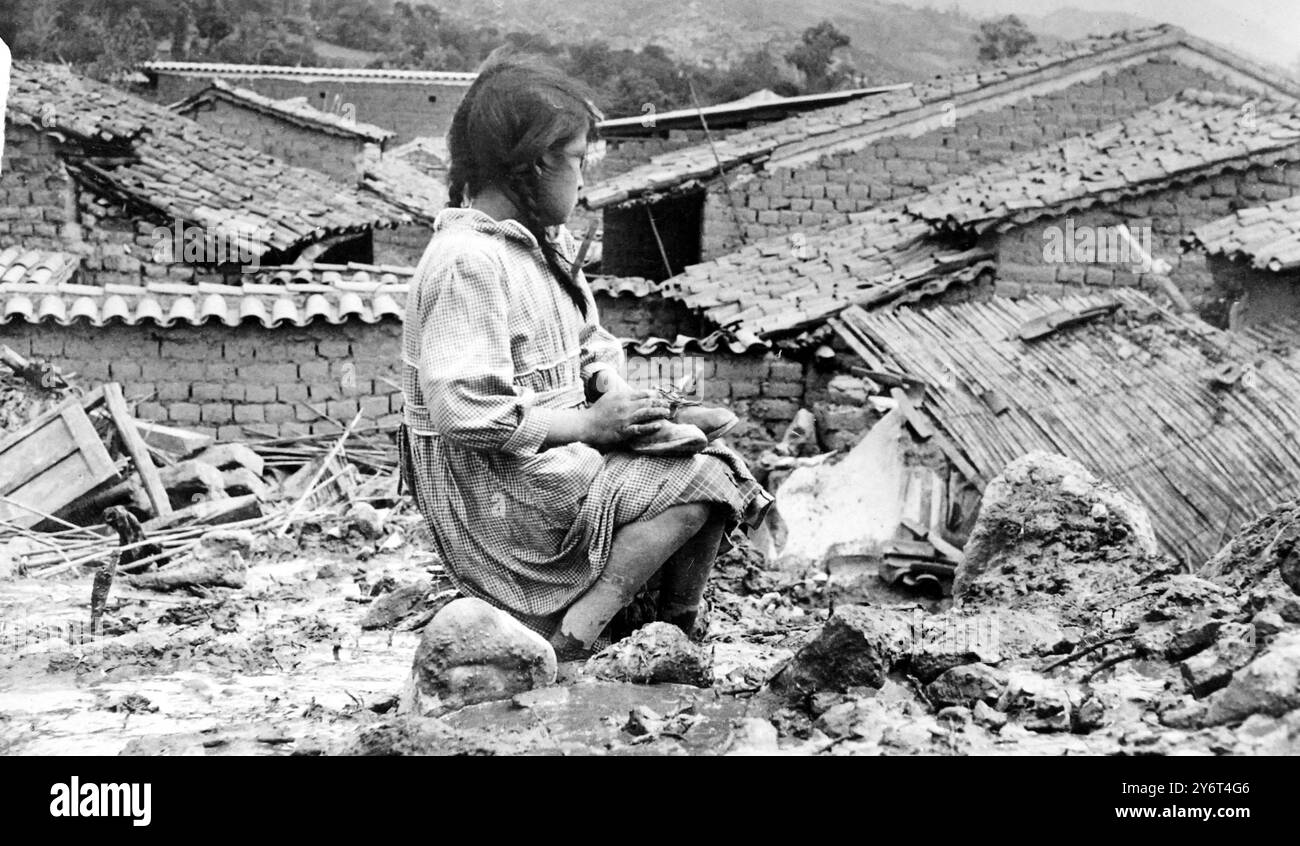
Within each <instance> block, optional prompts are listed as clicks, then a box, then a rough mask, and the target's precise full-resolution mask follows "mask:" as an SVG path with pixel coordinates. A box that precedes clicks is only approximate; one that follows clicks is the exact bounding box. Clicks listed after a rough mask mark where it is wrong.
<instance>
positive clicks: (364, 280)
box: [0, 264, 414, 328]
mask: <svg viewBox="0 0 1300 846" xmlns="http://www.w3.org/2000/svg"><path fill="white" fill-rule="evenodd" d="M413 272H414V268H410V267H388V266H372V265H358V264H351V265H329V264H316V265H309V266H305V267H268V268H262V269H260V270H257V271H254V272H251V273H248V274H245V275H244V276H243V277H242V278H241V279H240V280H239V281H237V282H235V283H234V284H212V283H200V284H197V285H192V284H177V283H165V282H156V283H150V284H147V285H116V284H109V285H105V286H103V287H101V286H98V285H77V284H71V283H63V284H49V283H44V284H41V283H34V282H19V283H13V284H9V283H6V284H0V323H8V322H10V321H14V320H25V321H27V322H28V323H42V322H45V321H53V322H55V323H58V324H59V325H62V326H67V325H69V324H72V323H75V322H77V321H86V322H88V323H90V324H91V325H92V326H103V325H105V324H109V323H113V322H119V323H124V324H126V325H129V326H133V325H136V324H139V323H153V324H156V325H158V326H164V327H165V326H173V325H177V324H188V325H191V326H199V325H202V324H204V323H208V322H210V321H219V322H221V323H224V324H226V325H227V326H237V325H239V324H241V323H244V322H257V323H260V324H261V325H262V326H265V327H267V328H271V327H276V326H281V325H286V324H287V325H292V326H305V325H306V324H308V323H311V322H312V321H314V320H325V321H328V322H329V323H342V322H344V321H346V320H362V321H364V322H366V323H376V322H378V321H380V320H383V319H384V318H387V317H393V318H397V319H399V320H400V319H401V318H402V315H403V312H404V310H405V306H406V292H407V285H408V282H409V280H410V277H411V274H412V273H413Z"/></svg>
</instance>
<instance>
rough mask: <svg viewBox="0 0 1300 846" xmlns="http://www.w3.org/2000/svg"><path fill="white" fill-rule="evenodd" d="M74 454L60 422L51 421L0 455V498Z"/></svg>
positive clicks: (71, 440)
mask: <svg viewBox="0 0 1300 846" xmlns="http://www.w3.org/2000/svg"><path fill="white" fill-rule="evenodd" d="M76 450H77V441H76V439H75V438H74V437H73V436H72V433H70V432H69V431H68V428H67V426H66V425H65V423H64V421H63V420H61V419H56V420H51V421H50V422H49V423H46V424H45V425H44V426H42V427H41V428H39V429H37V430H36V431H34V432H32V433H31V434H29V435H28V436H27V437H26V438H24V439H23V440H21V441H19V442H17V443H15V444H14V445H13V446H12V447H10V448H9V449H8V450H6V451H5V452H4V453H2V454H0V496H7V495H8V494H10V493H13V492H14V491H16V490H18V489H19V488H21V487H22V486H23V485H25V484H27V483H28V482H30V481H31V480H32V479H34V478H35V477H37V476H39V475H40V474H41V473H43V472H44V471H45V468H47V467H49V466H51V465H53V464H56V463H58V462H59V461H62V460H63V459H64V458H67V457H68V456H69V455H70V454H72V453H73V452H75V451H76Z"/></svg>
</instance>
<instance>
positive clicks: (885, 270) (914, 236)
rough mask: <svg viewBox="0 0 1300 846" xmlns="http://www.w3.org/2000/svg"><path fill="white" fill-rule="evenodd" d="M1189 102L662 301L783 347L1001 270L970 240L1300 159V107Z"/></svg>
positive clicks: (762, 245)
mask: <svg viewBox="0 0 1300 846" xmlns="http://www.w3.org/2000/svg"><path fill="white" fill-rule="evenodd" d="M1247 102H1248V101H1246V100H1245V99H1244V98H1241V97H1233V96H1230V95H1220V94H1207V93H1204V92H1197V91H1189V92H1184V93H1183V94H1181V95H1179V96H1177V97H1173V98H1170V99H1169V100H1166V101H1164V102H1163V103H1159V104H1157V105H1155V106H1153V107H1151V108H1150V109H1148V110H1146V111H1144V112H1140V113H1138V114H1136V115H1134V116H1133V117H1131V118H1129V119H1128V120H1126V121H1123V122H1121V123H1118V124H1115V125H1113V126H1110V127H1106V128H1104V129H1101V130H1099V131H1097V132H1094V133H1091V134H1089V135H1085V136H1080V137H1076V138H1071V139H1069V140H1067V141H1063V142H1059V143H1056V144H1050V145H1047V146H1045V147H1043V148H1041V149H1038V150H1035V151H1032V152H1029V153H1025V154H1022V155H1019V156H1016V157H1014V158H1012V159H1010V160H1008V161H1006V162H998V163H994V164H992V165H988V166H986V167H983V168H981V169H979V170H977V171H975V172H973V173H970V174H967V175H965V176H959V177H955V178H953V179H950V180H947V181H945V182H941V183H938V184H936V185H932V186H930V187H929V188H927V189H926V190H925V191H923V192H921V193H919V194H914V195H911V196H909V197H904V198H902V199H899V200H895V201H892V202H888V203H883V204H881V205H879V206H877V207H875V208H873V209H869V210H867V211H864V212H860V213H858V214H856V215H854V222H853V223H850V224H847V225H844V226H837V227H834V228H830V229H825V230H822V231H818V232H812V233H808V234H804V233H793V234H788V235H779V236H774V237H770V238H766V239H763V240H761V241H757V242H755V243H753V244H750V245H748V246H746V247H742V248H740V249H738V250H736V251H735V252H732V253H729V254H727V255H725V256H721V257H719V258H717V259H713V260H711V261H708V262H703V263H701V264H697V265H692V266H690V267H688V268H686V269H685V271H683V272H682V273H680V274H678V275H677V276H674V277H671V278H669V279H667V280H665V282H664V283H663V286H664V287H663V291H664V295H665V296H672V297H677V298H680V299H681V300H683V301H684V302H685V303H686V304H687V305H689V306H693V307H696V308H700V309H702V310H703V311H704V314H705V316H707V317H708V318H709V319H710V320H713V321H714V322H716V323H717V324H718V325H720V326H723V327H728V328H732V329H734V330H736V331H737V332H738V333H740V334H741V335H742V337H743V335H744V333H754V334H757V335H760V336H773V335H778V334H783V333H788V332H792V331H795V330H799V329H802V328H805V327H807V326H809V325H812V324H815V323H818V322H820V321H823V320H825V319H826V318H827V317H830V316H833V315H834V314H835V313H837V312H838V311H839V310H841V309H843V308H845V307H846V306H848V305H850V304H855V303H856V304H860V305H864V306H871V305H878V304H882V303H885V302H891V301H895V300H899V299H902V300H906V299H909V298H915V297H917V296H921V295H925V294H929V293H935V292H937V291H939V290H942V289H943V288H945V287H947V286H948V285H950V284H952V283H954V282H965V281H970V280H971V279H973V278H975V277H976V276H978V275H979V274H980V273H983V272H985V271H986V270H989V269H991V267H992V262H991V260H992V258H993V255H992V253H991V252H989V251H987V250H984V249H981V248H978V247H970V246H969V244H970V240H971V237H970V236H971V235H972V234H973V233H978V232H982V231H985V230H988V229H1006V228H1010V227H1013V226H1018V225H1022V224H1024V223H1027V222H1029V221H1031V220H1034V219H1036V218H1039V217H1043V216H1046V215H1058V214H1062V213H1065V212H1067V211H1070V210H1074V209H1081V208H1086V207H1088V206H1091V205H1093V204H1096V203H1099V202H1114V201H1115V200H1117V199H1120V198H1122V197H1129V196H1137V195H1141V194H1145V193H1148V192H1151V191H1157V190H1161V189H1163V188H1166V187H1169V186H1170V185H1173V184H1178V183H1180V182H1186V181H1193V180H1199V179H1204V178H1206V177H1208V176H1212V175H1214V174H1217V173H1220V172H1223V171H1227V170H1234V169H1235V170H1240V169H1243V168H1245V167H1254V166H1258V165H1262V164H1271V163H1275V162H1278V161H1297V160H1300V105H1297V104H1296V103H1294V102H1288V103H1275V102H1272V101H1250V102H1252V103H1254V106H1253V111H1251V112H1250V115H1251V124H1249V125H1244V124H1243V123H1242V117H1243V114H1245V113H1244V112H1243V106H1244V105H1245V104H1246V103H1247Z"/></svg>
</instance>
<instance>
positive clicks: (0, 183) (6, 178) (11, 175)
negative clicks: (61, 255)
mask: <svg viewBox="0 0 1300 846" xmlns="http://www.w3.org/2000/svg"><path fill="white" fill-rule="evenodd" d="M55 153H56V148H55V143H54V141H53V140H52V139H51V138H50V137H49V136H47V135H42V134H40V133H37V132H36V131H35V130H32V129H29V128H28V127H25V126H19V125H16V124H11V123H6V125H5V147H4V161H3V162H0V243H3V244H4V245H6V246H8V245H9V244H18V245H22V246H26V247H31V248H41V249H51V250H53V249H68V248H67V247H65V246H64V244H65V242H66V241H69V240H75V239H78V238H79V237H80V233H78V232H77V231H76V227H75V223H73V224H72V225H69V224H70V222H72V221H75V220H76V188H75V186H74V184H73V181H72V177H71V176H70V175H69V174H68V172H67V170H66V169H65V168H64V167H63V164H62V162H60V161H59V159H58V158H57V157H56V155H55Z"/></svg>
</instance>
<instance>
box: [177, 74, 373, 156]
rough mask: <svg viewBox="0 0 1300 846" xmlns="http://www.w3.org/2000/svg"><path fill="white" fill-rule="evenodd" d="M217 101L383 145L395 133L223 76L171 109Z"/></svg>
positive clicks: (186, 109) (190, 110)
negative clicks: (269, 94) (274, 96)
mask: <svg viewBox="0 0 1300 846" xmlns="http://www.w3.org/2000/svg"><path fill="white" fill-rule="evenodd" d="M218 100H220V101H223V102H226V103H231V104H234V105H236V106H241V107H243V108H248V109H252V110H253V111H256V112H260V113H262V114H267V115H271V116H273V117H276V118H279V119H281V120H284V121H288V122H289V123H292V124H295V125H297V126H303V127H307V128H309V129H316V130H319V131H321V132H327V133H329V134H331V135H343V136H351V137H356V138H360V139H362V140H365V141H371V142H374V143H376V144H383V143H384V142H385V141H387V140H388V139H390V138H392V137H393V136H394V135H396V134H397V133H395V132H393V131H391V130H388V129H384V128H383V127H382V126H375V125H374V124H371V123H360V122H358V121H357V120H355V119H354V118H349V117H347V116H345V115H341V114H336V113H334V112H327V111H324V110H322V109H318V108H316V107H315V106H312V105H311V104H310V103H308V102H307V98H306V97H291V98H289V99H287V100H275V99H272V98H271V97H265V96H263V95H261V94H258V93H257V92H256V91H252V90H250V89H248V88H237V87H235V86H233V85H231V84H230V83H228V82H226V81H225V80H222V79H214V80H212V84H211V85H209V86H208V87H207V88H204V89H203V90H202V91H199V92H198V93H196V94H192V95H191V96H189V97H186V98H185V99H184V100H181V101H180V102H179V103H173V104H172V105H171V108H172V109H173V110H174V111H177V112H179V113H181V114H183V115H186V116H191V115H193V114H194V112H196V111H198V110H199V109H200V107H202V106H204V105H206V104H208V103H212V102H215V101H218Z"/></svg>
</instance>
